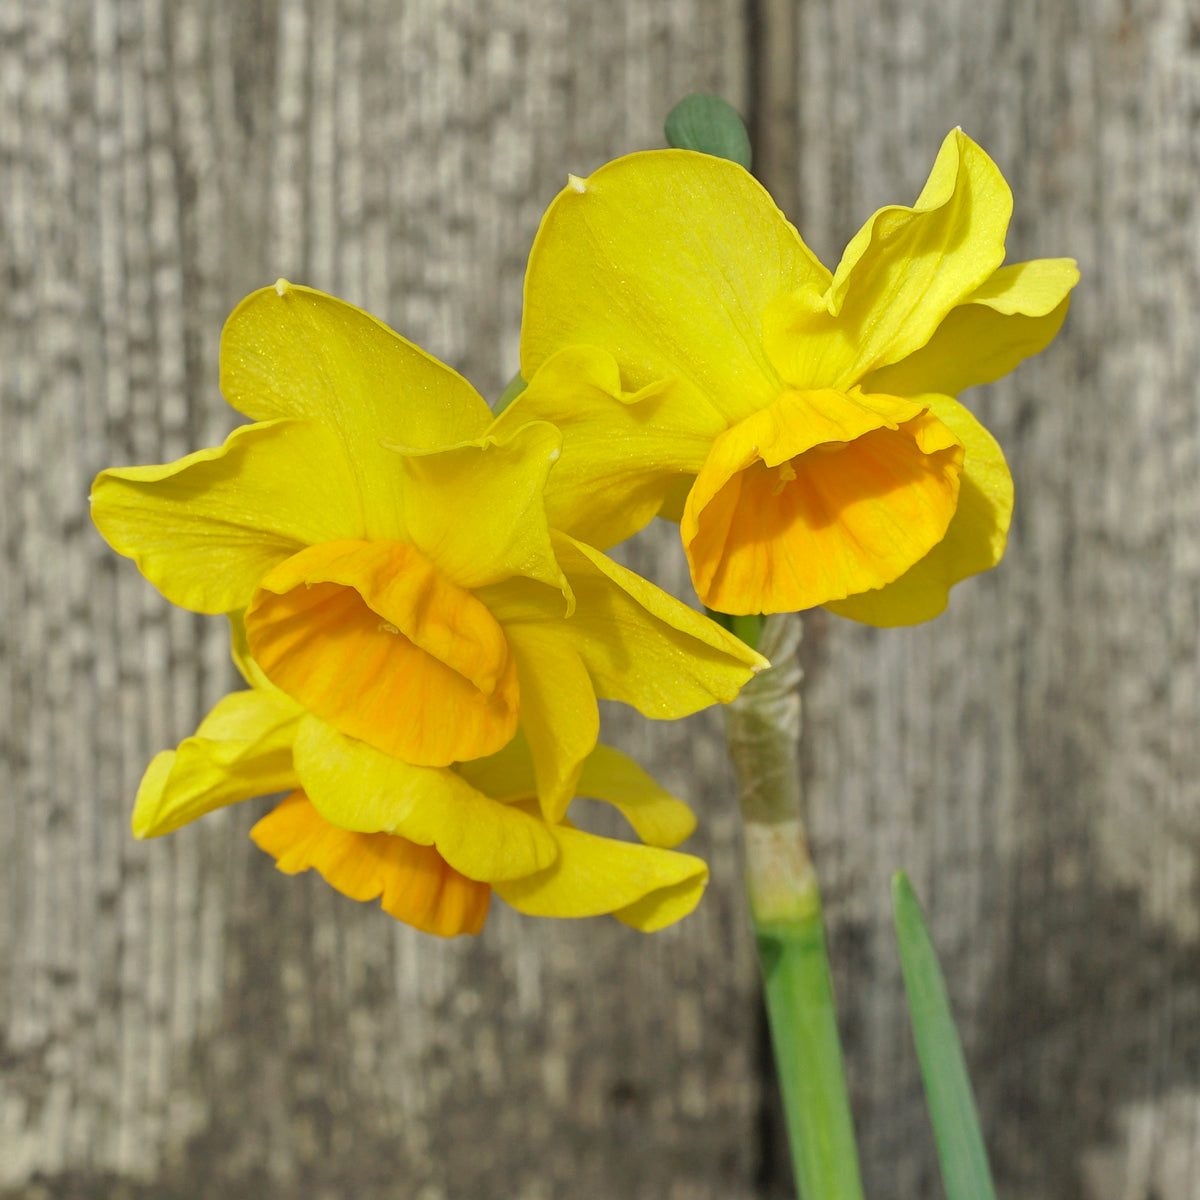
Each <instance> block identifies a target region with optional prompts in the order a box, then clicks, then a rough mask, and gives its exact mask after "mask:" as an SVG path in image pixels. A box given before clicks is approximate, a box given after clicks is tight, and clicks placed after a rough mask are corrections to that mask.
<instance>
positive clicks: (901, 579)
mask: <svg viewBox="0 0 1200 1200" xmlns="http://www.w3.org/2000/svg"><path fill="white" fill-rule="evenodd" d="M1011 211H1012V196H1011V193H1010V191H1009V189H1008V186H1007V184H1006V183H1005V182H1004V179H1003V178H1002V176H1001V175H1000V172H999V170H998V169H997V168H996V166H995V164H994V163H993V162H992V161H991V160H990V159H989V158H988V157H987V155H986V154H984V152H983V151H982V150H981V149H980V148H979V147H978V146H976V145H975V143H974V142H972V141H971V140H970V139H969V138H968V137H966V136H965V135H964V134H963V133H962V132H961V130H955V131H954V132H952V133H951V134H950V135H949V136H948V137H947V138H946V140H945V142H944V143H943V145H942V148H941V151H940V153H939V154H938V156H937V160H936V162H935V163H934V165H933V170H932V172H931V174H930V176H929V180H928V182H927V183H926V184H925V187H924V189H923V190H922V192H921V194H920V196H919V197H918V199H917V202H916V204H915V205H913V206H912V207H911V208H907V207H900V206H896V207H889V208H884V209H881V210H880V211H879V212H877V213H876V214H875V215H874V216H873V217H872V218H871V219H870V220H869V221H868V222H867V224H866V225H865V226H863V228H862V229H861V230H860V231H859V233H858V234H857V235H856V236H855V237H854V238H853V239H852V240H851V242H850V244H849V246H848V247H847V248H846V251H845V253H844V254H843V256H842V260H841V262H840V264H839V265H838V267H837V270H836V271H835V272H833V273H832V274H831V273H830V272H829V271H828V270H827V269H826V268H825V267H824V266H822V264H821V263H820V262H819V261H818V260H817V259H816V257H815V256H814V255H813V254H812V253H811V251H809V249H808V248H807V247H806V246H805V244H804V243H803V242H802V241H801V239H800V237H799V235H798V234H797V233H796V231H795V229H793V227H792V226H791V225H790V224H789V223H788V222H787V220H786V219H785V218H784V217H783V215H782V214H781V213H780V212H779V210H778V209H777V208H776V207H775V205H774V204H773V203H772V201H771V198H770V196H769V195H768V194H767V193H766V192H765V191H764V190H763V188H762V187H761V186H760V185H759V184H758V183H757V182H756V181H755V180H754V179H753V178H752V177H751V176H750V175H749V174H748V173H747V172H746V171H744V170H743V169H742V168H741V167H739V166H737V165H736V164H734V163H730V162H727V161H725V160H723V159H718V158H712V157H708V156H706V155H702V154H696V153H692V152H690V151H684V150H666V151H651V152H648V153H642V154H633V155H630V156H628V157H626V158H622V159H618V160H617V161H615V162H612V163H609V164H608V165H607V166H604V167H602V168H601V169H600V170H599V171H597V172H596V173H595V174H594V175H592V176H591V177H589V178H588V179H576V178H572V179H571V182H570V184H569V186H568V187H567V188H565V189H564V190H563V192H562V193H561V194H560V195H559V196H558V197H557V198H556V199H555V201H554V202H553V204H552V205H551V206H550V209H549V211H548V212H547V213H546V216H545V218H544V219H543V221H542V226H541V229H540V231H539V233H538V236H537V240H536V242H535V244H534V248H533V252H532V254H531V256H530V262H529V271H528V274H527V277H526V284H525V317H524V326H523V330H522V339H521V367H522V374H523V375H524V377H525V378H526V379H527V380H529V386H528V388H527V389H526V390H525V391H524V392H523V393H522V394H521V395H520V396H519V397H518V399H517V400H516V401H515V403H513V404H512V405H511V407H510V408H508V409H507V410H506V411H505V412H504V413H503V415H502V416H501V417H500V419H499V421H498V422H497V427H496V430H495V432H496V434H497V436H500V435H502V434H503V433H504V432H505V431H507V430H510V429H516V428H519V427H520V426H521V425H522V423H524V422H527V421H529V420H531V419H533V418H543V419H546V420H549V421H551V422H553V423H554V424H555V425H557V426H558V427H559V428H560V430H561V431H562V434H563V447H562V460H561V462H560V463H559V464H558V466H557V468H556V469H555V471H554V473H553V475H552V477H551V478H550V481H549V484H548V487H547V490H546V500H547V506H548V511H549V514H550V520H551V523H552V524H554V525H555V526H557V527H558V528H561V529H564V530H566V531H567V532H569V533H571V534H573V535H575V536H576V537H578V538H581V539H583V540H584V541H587V542H589V543H591V544H592V545H596V546H599V547H601V548H604V547H607V546H610V545H612V544H613V543H615V542H617V541H620V540H621V539H623V538H625V537H627V536H628V535H629V534H631V533H633V532H634V531H635V530H637V529H638V528H640V527H641V526H642V525H644V524H646V523H647V522H648V521H649V520H650V519H651V518H652V517H653V516H654V515H656V514H658V513H661V514H662V515H664V516H672V517H674V518H676V519H678V520H680V530H681V534H682V538H683V543H684V547H685V549H686V551H687V555H688V561H689V564H690V566H691V571H692V579H693V581H694V583H695V585H696V589H697V591H698V593H699V595H700V597H701V599H702V600H703V601H704V603H705V604H707V605H709V606H710V607H711V608H714V609H718V610H720V611H724V612H729V613H752V612H784V611H792V610H799V609H805V608H810V607H813V606H815V605H822V604H824V605H827V606H828V607H830V608H831V609H833V611H835V612H838V613H842V614H843V615H845V616H849V617H854V618H856V619H858V620H862V621H866V622H869V623H871V624H876V625H894V624H908V623H912V622H916V621H921V620H925V619H927V618H929V617H932V616H934V615H936V614H937V613H938V612H940V611H941V609H942V608H943V607H944V606H945V603H946V599H947V593H948V591H949V589H950V587H951V586H952V585H953V584H954V583H956V582H958V581H959V580H961V579H963V578H965V577H966V576H968V575H972V574H975V573H977V572H979V571H982V570H985V569H987V568H988V567H990V566H993V565H994V564H995V563H996V562H998V561H999V559H1000V556H1001V554H1002V553H1003V549H1004V543H1005V538H1006V535H1007V530H1008V524H1009V517H1010V513H1011V507H1012V484H1011V478H1010V476H1009V473H1008V469H1007V467H1006V465H1005V462H1004V458H1003V455H1002V454H1001V452H1000V450H999V447H998V446H997V445H996V443H995V441H994V440H993V439H992V438H991V436H990V435H989V434H988V433H987V431H986V430H985V429H984V428H983V427H982V426H981V425H980V424H979V422H978V421H976V420H975V418H974V417H973V416H972V415H971V414H970V413H969V412H968V411H967V410H966V409H965V408H963V407H962V405H960V404H959V403H958V402H957V401H956V399H954V397H955V396H956V395H957V394H958V392H959V391H961V390H962V389H964V388H966V387H969V386H971V385H972V384H977V383H983V382H987V381H989V380H992V379H995V378H998V377H999V376H1000V375H1002V374H1004V373H1005V372H1007V371H1009V370H1011V369H1012V367H1014V366H1015V365H1016V364H1017V363H1018V362H1019V361H1020V360H1021V359H1022V358H1024V357H1026V356H1027V355H1030V354H1033V353H1036V352H1037V351H1039V350H1041V349H1042V348H1043V347H1044V346H1045V345H1046V344H1047V343H1048V342H1049V341H1050V339H1051V338H1052V337H1053V336H1054V334H1055V333H1056V332H1057V330H1058V328H1059V326H1060V325H1061V323H1062V320H1063V318H1064V316H1065V314H1066V308H1067V297H1068V293H1069V291H1070V289H1071V287H1072V286H1073V285H1074V284H1075V282H1076V281H1077V279H1078V272H1077V270H1076V267H1075V264H1074V263H1073V262H1072V261H1071V260H1069V259H1038V260H1035V261H1032V262H1025V263H1017V264H1014V265H1011V266H1007V267H1004V266H1002V265H1001V264H1002V263H1003V261H1004V239H1005V233H1006V230H1007V227H1008V221H1009V217H1010V215H1011ZM598 495H603V497H604V504H603V505H597V503H596V497H597V496H598Z"/></svg>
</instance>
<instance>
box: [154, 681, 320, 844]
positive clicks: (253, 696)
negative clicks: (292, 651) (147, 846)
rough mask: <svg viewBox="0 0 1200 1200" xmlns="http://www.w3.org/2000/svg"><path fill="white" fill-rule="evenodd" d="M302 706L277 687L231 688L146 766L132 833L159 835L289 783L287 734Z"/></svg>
mask: <svg viewBox="0 0 1200 1200" xmlns="http://www.w3.org/2000/svg"><path fill="white" fill-rule="evenodd" d="M302 716H303V710H302V709H301V708H300V707H299V705H297V704H295V703H293V702H292V701H291V700H289V699H288V698H287V697H286V696H284V695H283V694H282V693H279V692H267V691H259V690H250V691H241V692H232V693H231V694H230V695H228V696H225V697H223V698H222V699H221V700H219V701H218V702H217V703H216V705H215V706H214V707H213V709H212V711H211V712H209V714H208V716H206V717H205V718H204V720H203V721H201V722H200V725H199V727H198V728H197V730H196V732H195V733H194V734H193V735H192V736H191V737H188V738H184V740H183V741H182V742H180V743H179V745H178V746H177V747H176V748H175V749H174V750H163V751H162V752H161V753H159V754H156V755H155V756H154V758H153V759H152V760H151V763H150V765H149V766H148V767H147V768H146V773H145V775H144V776H143V777H142V782H141V786H140V787H139V788H138V793H137V800H136V801H135V803H134V808H133V832H134V835H135V836H136V837H140V838H144V837H157V836H158V835H159V834H163V833H170V832H171V831H172V830H175V829H178V828H180V826H182V825H186V824H187V823H188V822H189V821H194V820H196V818H197V817H202V816H203V815H204V814H205V813H209V812H213V811H214V810H215V809H218V808H223V807H224V806H225V805H227V804H234V803H236V802H237V801H239V800H246V799H249V798H250V797H251V796H262V795H265V794H269V793H271V792H281V791H285V790H287V789H289V788H293V787H295V786H296V783H297V776H296V771H295V768H294V767H293V765H292V742H293V739H294V738H295V735H296V730H297V728H298V727H299V723H300V718H301V717H302Z"/></svg>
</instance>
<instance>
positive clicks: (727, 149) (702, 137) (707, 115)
mask: <svg viewBox="0 0 1200 1200" xmlns="http://www.w3.org/2000/svg"><path fill="white" fill-rule="evenodd" d="M666 134H667V145H668V146H672V147H674V148H675V149H676V150H699V151H700V153H701V154H711V155H713V157H714V158H727V159H729V160H730V161H731V162H735V163H738V164H740V165H741V166H743V167H745V168H746V170H747V171H748V170H750V135H749V134H748V133H747V132H746V126H745V124H744V123H743V122H742V118H741V117H740V116H738V112H737V109H736V108H734V107H733V105H731V104H730V103H728V101H725V100H722V99H721V97H720V96H710V95H708V94H706V93H704V92H693V93H692V94H691V95H690V96H684V98H683V99H682V100H680V101H679V103H678V104H676V105H675V107H674V108H673V109H671V111H670V112H669V113H667V120H666Z"/></svg>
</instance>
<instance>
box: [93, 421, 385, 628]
mask: <svg viewBox="0 0 1200 1200" xmlns="http://www.w3.org/2000/svg"><path fill="white" fill-rule="evenodd" d="M391 512H392V513H393V517H392V518H389V521H388V522H386V523H384V522H382V520H381V519H379V518H377V519H376V521H375V522H374V524H375V526H376V528H377V529H380V530H382V529H384V528H386V529H388V530H389V531H390V532H389V533H388V535H387V536H396V535H397V534H399V533H402V531H403V527H402V525H400V524H399V523H398V522H397V521H396V520H395V519H394V514H395V509H393V510H391ZM92 520H93V521H95V523H96V527H97V528H98V529H99V530H100V532H101V534H102V535H103V536H104V539H105V540H106V541H107V542H108V544H109V545H110V546H112V548H113V549H114V550H116V551H117V552H118V553H119V554H124V555H127V556H129V557H130V558H132V559H134V561H135V562H136V563H137V564H138V567H139V569H140V570H141V572H142V574H143V575H145V576H146V578H147V579H149V580H150V582H151V583H153V584H154V585H155V586H156V587H157V588H158V589H159V590H160V591H161V592H162V593H163V595H164V596H166V598H167V599H168V600H170V601H171V602H172V603H174V604H178V605H180V606H181V607H183V608H189V609H191V610H192V611H194V612H203V613H223V612H231V611H233V610H234V609H240V608H245V607H246V605H247V604H248V603H249V602H250V596H251V594H252V593H253V591H254V588H255V587H256V586H257V584H258V581H259V579H260V578H261V577H262V575H263V574H264V573H265V572H267V571H269V570H270V569H271V568H272V567H273V566H275V565H276V564H277V563H280V562H282V561H283V560H284V559H285V558H288V557H289V556H290V555H292V554H294V553H295V552H296V551H297V550H299V549H301V548H302V547H304V546H306V545H310V544H312V543H314V542H321V541H326V540H328V539H331V538H338V537H362V536H364V535H365V534H366V532H367V525H368V522H367V519H366V516H365V510H364V507H363V503H362V498H361V495H360V492H359V489H358V486H357V484H356V476H355V470H354V468H353V466H352V465H351V464H350V462H349V461H348V459H347V458H346V456H345V454H344V452H343V450H342V446H341V444H340V443H339V442H338V440H337V438H336V437H334V436H333V434H332V433H331V432H330V431H329V430H327V429H325V428H323V427H321V426H319V425H313V424H311V423H309V422H305V421H286V420H279V421H268V422H264V423H262V424H257V425H243V426H241V427H240V428H238V429H235V430H234V431H233V432H232V433H231V434H230V435H229V437H228V438H227V439H226V440H225V444H224V445H223V446H218V447H213V448H211V449H208V450H198V451H196V453H194V454H189V455H187V457H185V458H181V459H180V460H179V461H178V462H174V463H167V464H165V465H163V466H145V467H121V468H113V469H111V470H108V471H102V472H101V473H100V475H99V476H98V477H97V478H96V482H95V483H94V484H93V487H92Z"/></svg>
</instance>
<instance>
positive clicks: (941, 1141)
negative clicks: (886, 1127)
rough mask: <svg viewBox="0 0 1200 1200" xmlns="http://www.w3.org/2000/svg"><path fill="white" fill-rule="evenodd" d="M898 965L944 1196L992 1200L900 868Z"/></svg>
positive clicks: (971, 1110)
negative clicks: (905, 995) (915, 1044)
mask: <svg viewBox="0 0 1200 1200" xmlns="http://www.w3.org/2000/svg"><path fill="white" fill-rule="evenodd" d="M892 905H893V911H894V914H895V920H896V940H897V942H898V943H899V946H900V965H901V967H902V969H903V971H904V988H905V991H906V992H907V993H908V1008H909V1015H910V1018H911V1020H912V1030H913V1039H914V1040H915V1041H916V1043H917V1056H918V1057H919V1058H920V1060H921V1075H922V1077H923V1079H924V1081H925V1099H926V1102H927V1103H928V1105H929V1117H930V1120H931V1122H932V1123H933V1136H934V1140H935V1141H936V1142H937V1150H938V1159H939V1160H940V1161H941V1164H942V1182H943V1183H944V1184H945V1187H946V1197H947V1200H995V1197H996V1191H995V1188H994V1187H993V1185H992V1173H991V1170H990V1169H989V1167H988V1159H987V1150H986V1149H985V1148H984V1144H983V1134H982V1132H981V1131H980V1128H979V1114H978V1113H977V1112H976V1111H975V1098H974V1096H973V1095H972V1093H971V1081H970V1079H969V1078H968V1076H967V1064H966V1062H965V1060H964V1059H963V1052H962V1044H961V1043H960V1042H959V1039H958V1030H957V1029H956V1028H955V1025H954V1016H953V1014H952V1013H951V1012H950V1000H949V997H948V996H947V995H946V983H945V980H944V979H943V978H942V971H941V967H939V966H938V960H937V953H936V951H935V950H934V948H933V942H932V941H931V940H930V937H929V930H928V929H927V928H926V927H925V918H924V917H923V916H922V915H921V906H920V904H919V903H918V902H917V897H916V894H915V893H914V892H913V889H912V884H910V883H909V881H908V876H907V875H905V874H904V872H903V871H897V872H896V874H895V876H894V877H893V879H892Z"/></svg>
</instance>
